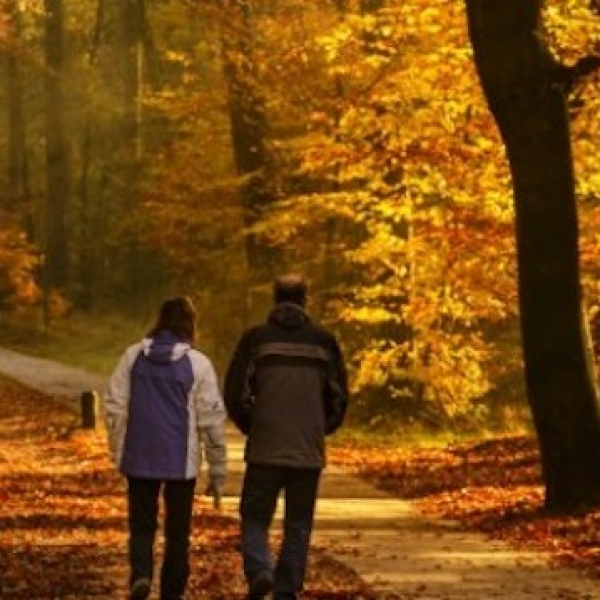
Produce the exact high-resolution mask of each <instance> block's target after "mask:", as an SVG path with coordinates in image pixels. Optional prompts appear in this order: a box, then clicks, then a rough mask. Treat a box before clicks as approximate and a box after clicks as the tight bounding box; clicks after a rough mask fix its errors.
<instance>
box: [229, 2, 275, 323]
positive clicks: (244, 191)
mask: <svg viewBox="0 0 600 600" xmlns="http://www.w3.org/2000/svg"><path fill="white" fill-rule="evenodd" d="M251 4H252V3H251V2H250V1H247V0H236V1H234V2H231V3H226V2H223V3H222V6H223V10H224V13H223V23H224V27H223V36H222V39H223V61H224V72H225V78H226V81H227V85H228V94H229V117H230V124H231V137H232V141H233V153H234V161H235V166H236V170H237V174H238V175H239V176H240V177H241V178H243V179H242V183H241V187H240V197H241V202H242V207H243V213H244V225H245V227H246V228H247V229H249V228H251V227H252V226H253V225H255V224H256V222H257V221H258V220H259V219H260V217H261V214H262V213H263V211H264V210H265V209H266V208H268V207H269V205H270V204H272V202H273V201H274V195H273V192H272V189H271V188H270V185H269V178H268V171H269V159H268V152H267V148H266V136H267V120H266V116H265V110H264V106H263V103H262V100H261V98H260V97H259V95H258V91H257V87H256V79H255V75H256V68H255V64H254V62H253V60H254V59H253V31H252V22H251ZM246 253H247V260H248V267H249V270H250V281H251V286H253V285H256V284H259V283H264V281H265V280H269V281H270V280H271V279H272V277H273V275H274V273H273V270H274V263H275V260H274V251H273V250H271V249H270V248H268V247H266V246H265V245H264V244H263V243H261V242H260V241H259V240H257V239H256V236H255V235H253V234H252V233H248V234H247V236H246ZM251 311H252V309H251Z"/></svg>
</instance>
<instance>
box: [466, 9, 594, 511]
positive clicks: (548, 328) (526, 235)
mask: <svg viewBox="0 0 600 600" xmlns="http://www.w3.org/2000/svg"><path fill="white" fill-rule="evenodd" d="M466 5H467V14H468V25H469V34H470V38H471V42H472V45H473V49H474V52H475V63H476V66H477V70H478V72H479V76H480V79H481V83H482V86H483V89H484V92H485V94H486V97H487V100H488V103H489V106H490V108H491V110H492V113H493V114H494V117H495V119H496V122H497V123H498V126H499V128H500V131H501V134H502V137H503V140H504V143H505V146H506V151H507V156H508V159H509V163H510V168H511V173H512V179H513V188H514V200H515V212H516V236H517V251H518V266H519V307H520V318H521V333H522V343H523V356H524V362H525V379H526V385H527V394H528V399H529V403H530V405H531V409H532V413H533V417H534V422H535V425H536V429H537V433H538V439H539V443H540V449H541V457H542V466H543V475H544V481H545V484H546V506H547V507H548V508H549V509H553V510H561V511H569V510H573V509H576V508H579V507H581V506H585V505H589V504H592V503H595V502H597V501H598V500H600V416H599V415H600V407H599V402H598V397H597V392H596V387H595V384H594V380H593V374H592V370H591V368H590V365H591V360H590V357H589V351H588V348H587V346H588V345H587V344H586V339H585V329H584V327H583V326H582V322H583V321H582V306H581V304H582V298H581V287H580V280H579V277H580V272H579V255H578V231H577V211H576V200H575V193H574V174H573V166H572V156H571V142H570V133H569V121H568V115H567V111H566V103H565V93H564V86H563V85H562V84H561V82H560V81H559V79H558V75H559V74H560V73H562V72H564V68H562V67H561V66H560V65H558V64H557V63H555V62H554V61H553V59H552V58H551V55H550V54H549V52H548V51H547V48H546V47H545V45H544V42H543V37H542V35H541V25H540V12H541V8H542V1H541V0H530V1H529V2H523V0H502V1H498V0H466Z"/></svg>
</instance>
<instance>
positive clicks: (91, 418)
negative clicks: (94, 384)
mask: <svg viewBox="0 0 600 600" xmlns="http://www.w3.org/2000/svg"><path fill="white" fill-rule="evenodd" d="M97 398H98V395H97V394H96V392H94V391H88V392H83V394H81V426H82V427H83V428H84V429H95V428H96V407H97V404H98V402H97Z"/></svg>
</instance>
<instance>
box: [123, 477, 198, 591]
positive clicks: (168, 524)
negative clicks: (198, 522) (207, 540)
mask: <svg viewBox="0 0 600 600" xmlns="http://www.w3.org/2000/svg"><path fill="white" fill-rule="evenodd" d="M195 484H196V480H195V479H189V480H181V481H180V480H174V481H160V480H157V479H138V478H134V477H129V478H128V494H127V495H128V501H129V557H130V563H131V582H132V583H133V582H134V581H135V580H137V579H140V578H144V577H146V578H148V579H150V580H151V579H152V574H153V547H154V539H155V537H156V529H157V525H158V499H159V494H160V490H161V487H162V488H163V498H164V505H165V521H164V534H165V553H164V558H163V565H162V571H161V581H160V590H161V595H160V597H161V600H179V598H183V594H184V591H185V587H186V584H187V580H188V577H189V558H188V550H189V537H190V528H191V521H192V508H193V503H194V487H195Z"/></svg>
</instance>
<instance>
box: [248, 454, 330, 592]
mask: <svg viewBox="0 0 600 600" xmlns="http://www.w3.org/2000/svg"><path fill="white" fill-rule="evenodd" d="M320 475H321V470H320V469H298V468H290V467H280V466H273V465H261V464H248V466H247V468H246V473H245V476H244V485H243V489H242V498H241V503H240V515H241V521H242V523H241V529H242V554H243V559H244V573H245V575H246V579H247V580H248V582H250V583H251V582H252V580H253V578H254V577H256V575H257V573H259V572H261V571H265V570H268V571H271V572H272V571H273V563H272V559H271V554H270V550H269V527H270V525H271V522H272V520H273V515H274V514H275V510H276V507H277V498H278V496H279V493H280V492H281V491H282V490H283V492H284V502H285V506H284V522H283V541H282V544H281V548H280V551H279V556H278V558H277V562H276V565H275V570H274V592H275V598H276V599H277V600H280V599H281V600H283V599H284V598H296V594H297V593H298V592H299V591H300V590H301V589H302V587H303V584H304V577H305V573H306V563H307V558H308V550H309V544H310V536H311V532H312V527H313V519H314V512H315V504H316V499H317V491H318V487H319V478H320Z"/></svg>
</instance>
